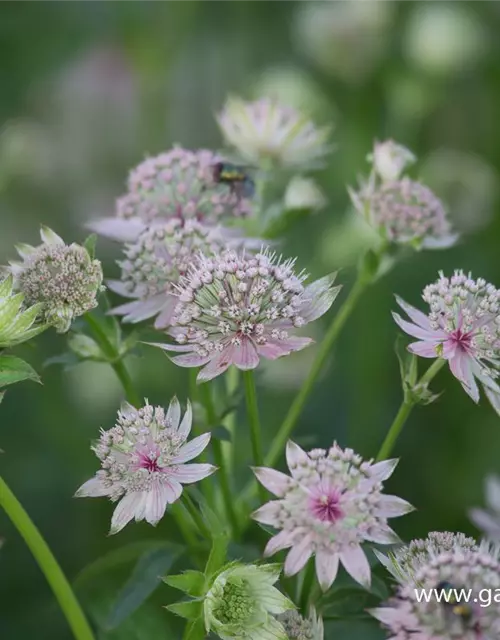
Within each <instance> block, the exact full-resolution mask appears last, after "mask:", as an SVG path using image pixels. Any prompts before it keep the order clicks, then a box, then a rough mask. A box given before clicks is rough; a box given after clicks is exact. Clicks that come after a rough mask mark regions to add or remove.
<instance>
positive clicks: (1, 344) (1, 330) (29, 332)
mask: <svg viewBox="0 0 500 640" xmlns="http://www.w3.org/2000/svg"><path fill="white" fill-rule="evenodd" d="M23 303H24V296H23V294H22V293H17V294H14V293H13V277H12V275H10V276H8V277H7V278H5V279H4V280H0V348H5V347H13V346H14V345H16V344H19V343H20V342H26V340H29V339H30V338H33V337H34V336H36V335H37V334H39V333H41V332H42V331H44V330H45V329H46V326H44V325H40V324H35V322H36V319H37V316H38V315H39V313H40V311H41V305H40V304H35V305H33V306H32V307H30V308H28V309H26V307H25V306H24V304H23Z"/></svg>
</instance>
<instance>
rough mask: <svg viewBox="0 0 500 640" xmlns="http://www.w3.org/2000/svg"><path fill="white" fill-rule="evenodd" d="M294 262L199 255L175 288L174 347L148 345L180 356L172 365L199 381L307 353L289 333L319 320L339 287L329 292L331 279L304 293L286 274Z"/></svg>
mask: <svg viewBox="0 0 500 640" xmlns="http://www.w3.org/2000/svg"><path fill="white" fill-rule="evenodd" d="M294 262H295V261H294V260H286V261H281V260H280V259H277V258H276V256H275V255H274V254H271V253H269V252H268V251H267V250H266V251H261V252H260V253H258V254H256V255H253V256H252V255H247V254H245V252H243V251H242V252H239V253H237V252H234V251H224V252H223V253H221V254H220V255H215V256H213V257H206V256H200V257H199V258H198V259H197V260H196V261H195V263H194V265H193V267H192V268H191V269H190V270H189V272H188V274H187V275H186V276H185V277H183V278H181V279H180V282H179V286H178V297H179V304H178V305H177V307H176V309H175V313H174V317H173V318H172V327H171V328H170V329H169V330H168V333H169V334H170V335H171V336H173V337H174V338H175V339H176V340H177V342H178V344H155V345H154V346H158V347H161V348H162V349H165V350H166V351H178V352H181V354H182V355H178V356H175V357H173V358H172V361H173V362H175V363H176V364H178V365H180V366H182V367H201V366H202V367H204V368H203V369H202V370H201V371H200V373H199V374H198V381H199V382H205V381H206V380H211V379H212V378H215V377H216V376H218V375H220V374H221V373H223V372H224V371H226V369H227V368H228V367H229V366H231V365H235V366H236V367H237V368H238V369H241V370H248V369H255V368H256V367H257V366H258V364H259V360H260V358H261V357H262V358H267V359H270V360H275V359H276V358H279V357H281V356H285V355H288V354H289V353H292V352H293V351H299V350H300V349H303V348H304V347H307V346H308V345H309V344H311V342H312V340H311V338H307V337H299V336H295V335H293V333H292V332H293V331H294V330H295V329H298V328H300V327H302V326H303V325H305V324H307V323H308V322H312V321H313V320H316V319H317V318H319V317H320V316H322V315H323V314H324V313H326V312H327V311H328V309H329V308H330V307H331V305H332V304H333V301H334V300H335V297H336V296H337V294H338V292H339V290H340V287H333V282H334V279H335V275H328V276H325V277H324V278H321V279H320V280H316V281H315V282H313V283H312V284H310V285H308V286H304V285H303V284H302V283H303V281H304V280H305V279H306V275H305V274H304V273H300V274H299V275H296V274H295V273H294V271H293V266H294Z"/></svg>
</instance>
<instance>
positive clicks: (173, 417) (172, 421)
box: [167, 396, 181, 429]
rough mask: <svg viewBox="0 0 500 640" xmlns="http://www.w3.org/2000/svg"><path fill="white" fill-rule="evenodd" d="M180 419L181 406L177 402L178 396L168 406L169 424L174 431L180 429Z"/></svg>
mask: <svg viewBox="0 0 500 640" xmlns="http://www.w3.org/2000/svg"><path fill="white" fill-rule="evenodd" d="M180 419H181V405H180V404H179V401H178V400H177V396H174V397H173V398H172V400H171V401H170V404H169V406H168V410H167V423H168V424H169V425H170V426H171V428H172V429H177V428H178V427H179V422H180Z"/></svg>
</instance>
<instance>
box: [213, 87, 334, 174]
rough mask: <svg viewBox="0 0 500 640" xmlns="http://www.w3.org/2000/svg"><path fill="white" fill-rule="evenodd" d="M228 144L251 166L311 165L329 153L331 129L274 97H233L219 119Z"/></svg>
mask: <svg viewBox="0 0 500 640" xmlns="http://www.w3.org/2000/svg"><path fill="white" fill-rule="evenodd" d="M217 120H218V122H219V126H220V128H221V130H222V134H223V136H224V139H225V141H226V142H227V144H229V145H230V146H232V147H234V148H235V149H236V151H238V153H239V154H240V155H241V157H242V158H243V159H244V160H245V161H247V162H250V163H253V164H257V165H266V164H267V163H272V164H276V165H278V166H283V167H297V166H300V165H307V164H309V163H311V162H312V161H314V160H317V159H318V158H321V157H322V156H324V155H325V154H326V153H328V151H329V147H328V144H327V143H328V137H329V134H330V128H329V127H323V128H318V127H316V125H315V124H314V123H313V122H312V121H311V120H309V118H308V116H307V115H305V114H304V113H301V112H300V111H297V110H296V109H294V108H292V107H289V106H287V105H283V104H280V103H279V102H277V101H276V100H272V99H270V98H261V99H260V100H257V101H255V102H245V101H244V100H242V99H241V98H229V99H228V100H227V102H226V104H225V105H224V108H223V109H222V111H221V113H220V114H219V116H218V118H217Z"/></svg>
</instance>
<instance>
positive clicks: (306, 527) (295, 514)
mask: <svg viewBox="0 0 500 640" xmlns="http://www.w3.org/2000/svg"><path fill="white" fill-rule="evenodd" d="M286 457H287V463H288V467H289V469H290V472H291V477H290V476H287V475H285V474H284V473H281V472H280V471H275V470H274V469H268V468H265V467H258V468H256V469H254V472H255V475H256V476H257V479H258V480H259V482H260V483H261V484H262V485H264V487H266V489H268V490H269V491H270V492H271V493H273V494H274V495H275V496H277V497H278V500H272V501H271V502H267V503H266V504H265V505H263V506H262V507H260V508H259V509H257V511H256V512H255V513H254V514H253V516H252V517H253V518H254V519H255V520H257V522H261V523H262V524H266V525H271V526H272V527H275V528H276V529H280V530H281V531H280V532H279V533H278V534H277V535H275V536H274V537H273V538H271V540H270V541H269V542H268V544H267V546H266V549H265V551H264V555H265V556H271V555H273V554H274V553H276V552H277V551H280V550H281V549H288V548H290V551H289V553H288V556H287V558H286V561H285V574H286V575H289V576H291V575H294V574H296V573H298V572H299V571H300V570H301V569H302V568H303V567H304V565H305V564H306V563H307V561H308V560H309V558H310V557H311V556H313V555H315V556H316V575H317V576H318V581H319V584H320V586H321V588H322V589H323V590H324V591H326V590H327V589H328V588H329V587H330V586H331V584H332V583H333V581H334V580H335V577H336V575H337V571H338V567H339V562H341V563H342V564H343V565H344V567H345V569H346V571H347V572H348V573H349V574H350V575H351V576H352V577H353V578H354V580H356V581H357V582H359V583H360V584H362V585H363V586H365V587H368V586H369V585H370V582H371V572H370V565H369V563H368V560H367V558H366V556H365V553H364V551H363V549H362V547H361V545H362V543H363V542H365V541H371V542H376V543H378V544H392V543H394V542H398V537H397V535H396V534H395V533H394V531H393V530H392V529H391V528H390V527H389V526H388V524H387V519H388V518H394V517H397V516H401V515H403V514H405V513H408V512H409V511H411V510H412V509H413V507H412V506H411V505H410V504H408V502H406V501H405V500H402V499H401V498H398V497H396V496H388V495H384V494H382V489H383V484H382V483H383V481H384V480H386V479H387V478H389V476H390V475H391V474H392V472H393V471H394V468H395V466H396V464H397V460H386V461H384V462H378V463H376V464H372V462H371V461H370V462H365V461H363V459H362V458H361V456H359V455H357V454H355V453H354V451H352V449H345V450H344V449H341V448H340V447H339V446H338V445H337V444H336V443H334V444H333V446H332V447H331V448H330V449H329V450H328V451H325V450H324V449H313V450H312V451H310V452H309V453H306V452H305V451H303V450H302V449H301V448H300V447H299V446H298V445H296V444H295V443H293V442H291V441H289V442H288V444H287V448H286Z"/></svg>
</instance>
